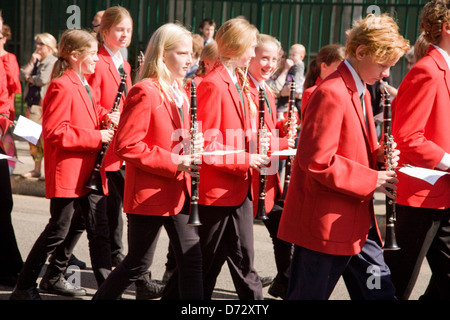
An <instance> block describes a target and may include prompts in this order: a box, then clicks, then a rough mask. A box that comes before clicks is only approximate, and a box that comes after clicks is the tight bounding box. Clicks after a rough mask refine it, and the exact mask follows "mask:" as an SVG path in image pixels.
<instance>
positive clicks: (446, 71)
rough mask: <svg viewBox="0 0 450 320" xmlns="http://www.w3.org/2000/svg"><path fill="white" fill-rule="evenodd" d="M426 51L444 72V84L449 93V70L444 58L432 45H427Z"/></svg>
mask: <svg viewBox="0 0 450 320" xmlns="http://www.w3.org/2000/svg"><path fill="white" fill-rule="evenodd" d="M427 53H428V54H429V55H430V56H431V57H432V58H433V59H434V60H435V61H436V64H437V66H438V68H439V69H440V70H442V71H443V72H444V79H445V84H446V86H447V90H448V92H449V94H450V70H449V68H448V64H447V61H445V58H444V57H443V56H442V54H441V53H440V52H439V50H438V49H436V48H435V47H434V46H433V45H430V46H429V47H428V50H427Z"/></svg>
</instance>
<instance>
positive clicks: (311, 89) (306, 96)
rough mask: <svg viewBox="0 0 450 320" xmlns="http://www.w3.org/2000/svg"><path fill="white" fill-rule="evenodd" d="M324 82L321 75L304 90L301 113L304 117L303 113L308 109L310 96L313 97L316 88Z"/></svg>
mask: <svg viewBox="0 0 450 320" xmlns="http://www.w3.org/2000/svg"><path fill="white" fill-rule="evenodd" d="M321 82H322V78H321V77H317V79H316V83H315V84H314V85H313V86H311V87H309V88H308V89H306V90H305V91H303V94H302V106H301V109H302V110H301V111H300V114H301V115H302V118H303V113H305V109H306V105H307V103H308V101H309V97H311V94H312V93H313V92H314V90H316V89H317V87H318V86H319V84H320V83H321Z"/></svg>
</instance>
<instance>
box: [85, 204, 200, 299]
mask: <svg viewBox="0 0 450 320" xmlns="http://www.w3.org/2000/svg"><path fill="white" fill-rule="evenodd" d="M127 218H128V254H127V255H126V257H125V259H124V260H123V261H122V262H121V263H120V264H119V265H118V266H117V267H116V268H115V269H114V270H113V271H112V272H111V274H110V275H109V277H108V278H107V279H106V281H105V282H104V283H103V284H102V286H101V287H100V288H99V289H98V290H97V292H96V294H95V295H94V297H93V299H94V300H117V299H119V298H120V296H121V294H122V293H123V292H124V291H125V290H126V289H127V288H128V287H129V286H130V285H131V284H132V283H133V282H135V281H136V280H137V279H138V278H139V277H140V276H141V275H142V274H143V273H145V272H147V270H148V269H149V268H150V266H151V264H152V262H153V257H154V255H155V249H156V245H157V242H158V238H159V234H160V232H161V227H162V226H164V228H165V229H166V231H167V234H168V236H169V240H170V244H171V246H172V248H173V252H174V255H175V260H176V270H175V273H174V275H173V276H172V277H171V278H170V279H169V282H168V283H167V285H166V287H165V290H164V293H163V297H162V299H181V300H202V299H203V282H202V253H201V248H200V240H199V236H198V229H197V228H196V227H192V226H188V225H187V222H188V220H189V201H188V200H186V202H185V204H184V207H183V209H182V210H181V212H180V213H179V214H177V215H174V216H170V217H162V216H151V215H140V214H127Z"/></svg>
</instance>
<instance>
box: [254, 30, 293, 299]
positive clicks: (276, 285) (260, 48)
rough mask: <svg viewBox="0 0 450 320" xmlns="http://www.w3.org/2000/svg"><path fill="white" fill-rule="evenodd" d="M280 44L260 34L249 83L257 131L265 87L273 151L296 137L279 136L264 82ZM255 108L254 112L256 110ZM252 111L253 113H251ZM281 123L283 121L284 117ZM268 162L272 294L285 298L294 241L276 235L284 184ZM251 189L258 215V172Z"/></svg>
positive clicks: (270, 94)
mask: <svg viewBox="0 0 450 320" xmlns="http://www.w3.org/2000/svg"><path fill="white" fill-rule="evenodd" d="M280 53H281V44H280V43H279V41H278V40H277V39H275V38H274V37H272V36H269V35H266V34H260V35H258V45H257V46H256V49H255V57H254V58H253V59H252V60H251V61H250V64H249V67H248V79H247V83H248V84H249V86H248V91H249V95H250V96H249V102H250V106H252V107H250V110H251V114H250V116H251V125H252V131H257V130H258V122H259V120H258V113H257V111H258V109H259V90H260V87H262V88H263V90H264V92H265V93H264V97H265V107H266V108H265V111H264V119H265V124H266V126H267V130H268V132H270V138H271V140H272V143H271V144H270V151H272V152H273V151H278V150H284V149H287V148H291V149H293V148H295V140H294V139H288V136H285V137H283V138H280V137H279V135H278V130H277V108H276V103H275V95H274V93H273V92H272V90H271V89H270V88H269V86H268V85H267V84H266V83H265V81H266V80H268V79H270V77H271V76H272V74H273V72H274V71H275V69H276V67H277V65H278V61H279V59H280ZM253 110H254V111H253ZM252 111H253V112H252ZM280 122H284V121H283V120H282V121H280ZM271 164H272V165H273V166H274V167H272V165H268V168H266V169H265V170H266V171H267V178H266V189H265V193H266V195H265V210H266V212H267V213H268V219H266V220H263V222H264V224H265V226H266V228H267V230H268V231H269V234H270V237H271V238H272V243H273V249H274V254H275V263H276V266H277V271H278V273H277V275H276V277H275V279H274V281H273V283H272V284H271V286H270V288H269V291H268V292H269V294H271V295H272V296H274V297H281V298H283V299H284V298H285V296H286V291H287V286H288V277H289V267H290V263H291V256H292V244H291V243H288V242H286V241H283V240H280V239H278V237H277V232H278V225H279V223H280V218H281V212H282V211H283V203H282V202H281V201H278V200H279V199H280V198H281V193H282V191H281V190H282V187H281V182H280V176H279V174H278V168H277V166H276V165H277V164H278V161H276V160H272V161H271ZM252 188H253V192H252V194H253V214H254V216H256V215H257V210H258V195H259V193H260V191H261V190H259V175H258V172H254V173H253V174H252Z"/></svg>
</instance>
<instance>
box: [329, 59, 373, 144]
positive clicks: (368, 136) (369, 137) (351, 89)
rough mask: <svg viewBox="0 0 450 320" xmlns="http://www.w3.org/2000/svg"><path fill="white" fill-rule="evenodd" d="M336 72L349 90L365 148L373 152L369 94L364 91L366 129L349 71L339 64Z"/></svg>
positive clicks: (357, 95)
mask: <svg viewBox="0 0 450 320" xmlns="http://www.w3.org/2000/svg"><path fill="white" fill-rule="evenodd" d="M338 71H339V72H340V73H341V76H342V79H343V80H344V82H345V84H346V86H347V89H348V90H349V94H350V95H351V97H352V103H353V107H354V108H355V111H356V113H357V115H358V119H359V122H360V124H361V128H362V130H363V132H364V137H365V138H366V142H367V146H368V148H369V150H370V151H371V152H373V151H374V150H375V149H376V147H377V140H376V133H375V130H374V128H372V127H374V126H372V125H370V124H371V123H373V121H374V120H373V114H372V112H371V110H372V108H371V102H370V93H369V92H368V90H367V88H366V91H365V93H364V104H365V109H366V116H367V124H369V128H367V124H366V120H365V119H364V112H363V109H362V107H361V100H360V97H359V94H358V89H357V88H356V84H355V80H354V79H353V76H352V74H351V72H350V70H349V69H348V68H347V66H346V65H345V63H341V64H340V65H339V67H338Z"/></svg>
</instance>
